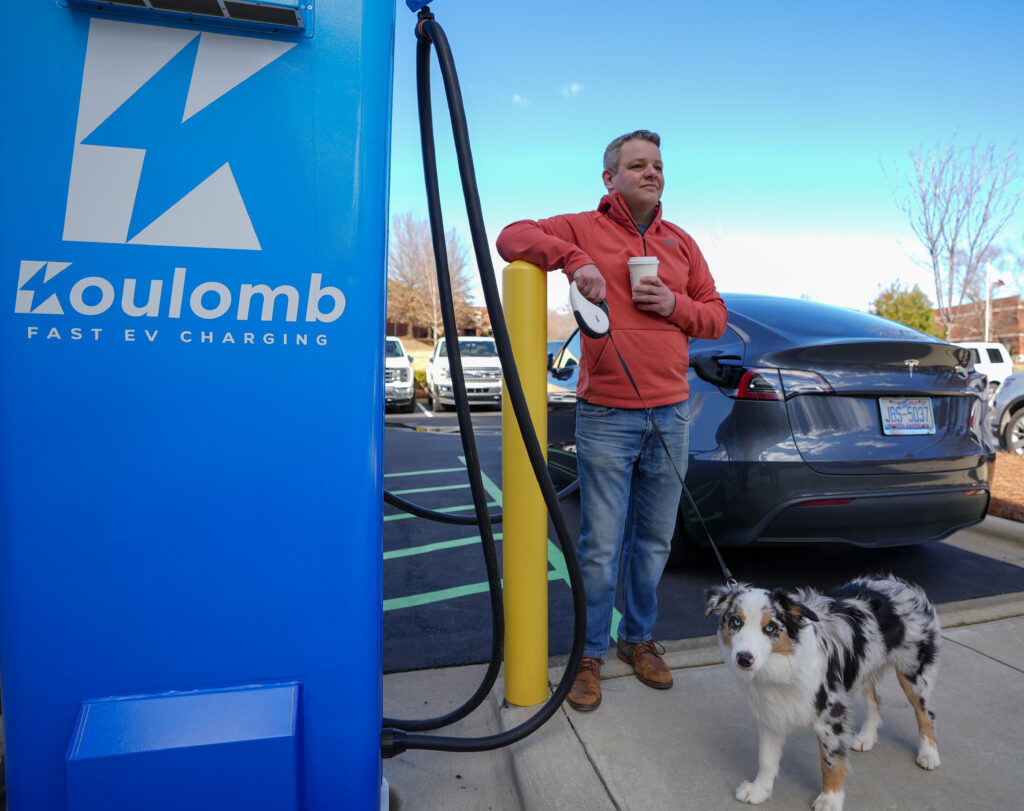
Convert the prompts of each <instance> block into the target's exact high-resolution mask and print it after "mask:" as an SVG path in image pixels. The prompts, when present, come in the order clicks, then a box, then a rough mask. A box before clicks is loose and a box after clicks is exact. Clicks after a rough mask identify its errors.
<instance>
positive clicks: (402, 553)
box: [384, 532, 501, 560]
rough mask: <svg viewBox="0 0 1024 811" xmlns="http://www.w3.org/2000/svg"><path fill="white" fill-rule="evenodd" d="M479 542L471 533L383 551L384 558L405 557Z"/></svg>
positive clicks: (498, 535) (497, 536)
mask: <svg viewBox="0 0 1024 811" xmlns="http://www.w3.org/2000/svg"><path fill="white" fill-rule="evenodd" d="M494 537H495V538H500V537H501V533H500V532H496V533H495V534H494ZM479 542H480V536H479V535H473V536H472V537H469V538H456V539H455V540H452V541H438V542H437V543H428V544H424V545H423V546H413V547H410V548H409V549H396V550H394V551H393V552H385V553H384V560H391V559H392V558H406V557H409V556H411V555H426V554H428V553H429V552H440V551H442V550H444V549H456V548H458V547H460V546H469V545H470V544H475V543H479Z"/></svg>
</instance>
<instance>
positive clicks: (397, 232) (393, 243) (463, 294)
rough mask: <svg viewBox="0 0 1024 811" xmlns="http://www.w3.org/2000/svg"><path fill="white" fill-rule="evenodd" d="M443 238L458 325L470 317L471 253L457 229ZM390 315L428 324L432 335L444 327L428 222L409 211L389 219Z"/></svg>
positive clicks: (469, 323) (393, 319)
mask: <svg viewBox="0 0 1024 811" xmlns="http://www.w3.org/2000/svg"><path fill="white" fill-rule="evenodd" d="M445 242H446V245H445V250H446V253H447V256H448V273H449V277H450V278H451V285H452V299H453V301H454V303H455V321H456V324H457V325H458V326H459V328H460V329H461V328H463V327H466V326H470V325H471V324H472V323H473V312H472V291H471V286H472V277H471V275H470V267H469V254H468V252H467V250H466V248H465V246H464V245H463V244H462V242H461V240H460V239H459V236H458V234H457V233H456V231H455V229H452V230H450V231H448V233H447V234H445ZM388 319H389V320H390V321H395V322H404V323H406V324H409V325H410V326H422V327H426V328H427V329H429V330H430V334H431V337H433V338H437V337H438V335H439V334H440V333H441V332H442V321H441V306H440V302H439V300H438V293H437V270H436V265H435V263H434V248H433V244H432V242H431V237H430V223H429V222H428V221H427V220H425V219H420V218H419V217H417V216H416V215H415V214H413V212H411V211H407V212H405V213H404V214H396V215H395V216H394V217H393V218H392V220H391V239H390V242H389V245H388Z"/></svg>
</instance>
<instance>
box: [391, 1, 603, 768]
mask: <svg viewBox="0 0 1024 811" xmlns="http://www.w3.org/2000/svg"><path fill="white" fill-rule="evenodd" d="M418 19H419V21H418V23H417V26H416V37H417V50H416V57H417V58H416V67H417V71H416V72H417V95H418V99H419V109H420V136H421V140H422V144H423V158H424V174H425V176H426V185H427V204H428V209H429V213H430V222H431V234H432V236H433V241H434V258H435V263H436V265H437V273H438V282H439V286H440V287H441V291H442V295H441V298H442V305H444V304H445V298H446V297H447V298H448V299H449V302H448V306H447V309H451V313H450V317H451V322H450V323H449V322H448V320H447V315H446V313H445V309H446V308H445V307H444V306H443V307H442V316H443V317H445V319H446V320H445V332H446V334H448V335H455V334H456V330H455V323H454V307H452V306H451V304H450V281H449V280H448V264H447V257H446V256H445V254H444V248H443V246H444V244H445V240H444V226H443V223H442V217H441V204H440V193H439V191H438V186H437V163H436V157H435V151H434V138H433V125H432V118H431V113H430V46H431V43H433V44H434V46H435V49H436V52H437V58H438V64H439V67H440V70H441V76H442V79H443V81H444V86H445V93H446V96H447V99H448V109H449V113H450V116H451V121H452V132H453V135H454V139H455V147H456V154H457V156H458V163H459V174H460V177H461V180H462V190H463V195H464V196H465V198H466V210H467V215H468V218H469V225H470V232H471V234H472V239H473V246H474V250H475V253H476V259H477V268H478V270H479V272H480V281H481V286H482V288H483V293H484V300H485V303H486V305H487V310H488V313H489V314H490V318H491V325H492V329H493V331H494V338H495V345H496V346H497V349H498V356H499V358H500V360H501V367H502V374H503V375H504V377H505V387H506V391H507V393H508V397H509V400H510V402H511V404H512V409H513V412H514V413H515V417H516V421H517V423H518V426H519V430H520V433H521V434H522V437H523V442H524V444H525V446H526V452H527V456H528V457H529V459H530V463H531V466H532V467H533V471H534V475H535V476H536V478H537V483H538V485H539V487H540V490H541V493H542V495H543V497H544V502H545V504H546V505H547V508H548V513H549V515H550V516H551V521H552V523H553V524H554V527H555V534H556V536H557V537H558V541H559V544H560V546H561V548H562V553H563V555H564V556H565V563H566V570H567V573H568V575H569V586H570V588H571V590H572V598H573V644H572V650H571V652H570V654H569V660H568V663H567V664H566V668H565V672H564V673H563V675H562V678H561V680H560V681H559V683H558V685H557V686H556V687H555V689H554V691H553V693H552V694H551V696H550V697H549V698H548V700H547V701H546V702H545V703H544V704H543V705H541V707H540V709H539V710H538V711H537V712H536V713H534V715H533V716H531V717H530V718H529V719H528V720H527V721H525V722H524V723H522V724H520V725H519V726H517V727H515V728H514V729H510V730H507V731H506V732H503V733H500V734H496V735H490V736H485V737H482V738H457V737H447V736H436V735H420V734H409V732H408V731H407V730H406V729H399V728H394V725H393V724H390V723H389V719H385V721H384V723H385V727H384V728H383V729H382V731H381V754H382V756H383V757H394V756H395V755H398V754H401V753H402V752H404V751H405V750H406V749H431V750H443V751H450V752H482V751H487V750H489V749H497V748H499V747H502V746H508V745H510V744H513V743H515V742H517V741H519V740H522V739H523V738H525V737H526V736H527V735H530V734H531V733H533V732H535V731H536V730H537V729H539V728H540V727H541V726H542V725H543V724H544V723H545V722H547V721H548V719H550V718H551V716H552V715H554V714H555V712H556V711H557V710H558V708H559V706H561V704H562V702H563V701H564V700H565V697H566V696H567V695H568V694H569V690H570V689H572V683H573V681H574V679H575V676H576V671H577V670H578V669H579V665H580V662H581V661H582V659H583V647H584V640H585V634H586V601H585V597H584V590H583V580H582V576H581V574H580V569H579V562H578V560H577V559H576V548H575V543H574V542H573V539H572V538H571V537H570V535H569V530H568V526H567V525H566V522H565V516H564V515H563V514H562V510H561V505H560V504H559V502H558V496H559V494H558V493H557V492H556V490H555V487H554V485H553V484H552V482H551V477H550V475H549V474H548V470H547V464H546V461H545V459H544V452H543V450H542V448H541V447H540V442H539V440H538V438H537V432H536V430H535V429H534V426H533V422H532V420H531V419H530V412H529V406H528V405H527V403H526V398H525V396H524V395H523V389H522V384H521V382H520V380H519V372H518V369H517V368H516V364H515V357H514V356H513V353H512V344H511V341H510V339H509V335H508V328H507V326H506V324H505V316H504V311H503V310H502V307H501V299H500V296H499V293H498V288H497V283H496V282H495V277H494V267H493V265H492V263H491V258H490V250H489V247H488V243H487V235H486V231H485V228H484V224H483V215H482V213H481V209H480V198H479V193H478V191H477V185H476V177H475V172H474V169H473V158H472V152H471V150H470V146H469V132H468V128H467V126H466V115H465V110H464V108H463V105H462V94H461V92H460V90H459V82H458V76H457V74H456V71H455V63H454V60H453V59H452V54H451V49H450V47H449V45H448V40H447V37H446V36H445V34H444V30H443V29H442V28H441V26H440V25H439V24H438V23H437V22H436V21H435V20H434V16H433V14H431V13H430V10H429V8H424V9H422V10H421V11H420V13H419V15H418ZM450 343H451V346H452V348H454V349H455V353H454V357H452V359H451V363H450V367H451V370H452V383H453V388H454V390H455V392H456V408H457V409H459V404H460V400H462V401H463V402H462V406H463V408H462V409H459V411H460V413H459V425H460V428H462V429H463V432H464V433H470V434H471V431H472V423H471V420H470V419H469V409H468V404H467V402H466V394H465V381H464V379H463V376H462V374H461V368H458V371H456V367H458V365H459V361H460V357H459V355H458V350H457V345H458V342H457V341H452V342H450ZM449 352H450V354H451V349H449ZM463 411H464V412H465V414H463V413H462V412H463ZM464 416H465V422H464V421H463V417H464ZM543 416H545V417H546V414H545V415H543ZM467 427H468V428H469V431H468V432H467V431H466V428H467ZM469 444H471V445H472V444H473V443H472V442H470V443H469ZM466 466H467V469H468V468H471V466H475V468H476V471H475V475H474V473H473V471H471V476H470V478H471V480H472V479H473V478H479V459H478V458H477V457H476V454H475V446H474V453H473V454H472V457H471V456H470V454H469V453H467V457H466ZM474 504H475V505H476V500H475V499H474ZM484 504H486V502H484ZM476 506H477V514H478V521H479V523H480V527H481V541H482V543H483V545H484V546H485V547H487V546H488V545H489V546H490V547H491V549H492V550H493V547H494V538H493V535H492V534H491V533H490V531H489V528H490V521H489V516H487V515H481V514H480V512H481V511H480V509H479V505H476ZM485 524H486V525H487V531H485V530H484V525H485ZM485 557H490V552H487V551H485ZM497 593H498V594H499V595H500V586H499V590H498V592H497ZM493 595H494V590H493V587H492V598H493ZM498 600H499V602H500V596H499V597H498ZM502 636H503V632H502ZM496 638H498V639H500V637H497V636H496ZM500 658H501V657H500V650H499V653H498V657H497V659H498V663H499V664H500ZM493 664H494V662H493V660H492V665H493ZM493 683H494V682H493V680H491V681H490V684H488V685H487V687H486V690H485V691H484V692H485V693H486V692H487V691H489V690H490V689H491V687H493ZM485 684H486V679H485ZM483 687H484V685H483V684H482V685H481V689H483ZM479 692H480V690H478V693H479ZM477 705H479V702H477ZM450 715H451V714H450ZM446 717H447V716H446ZM406 725H407V724H406Z"/></svg>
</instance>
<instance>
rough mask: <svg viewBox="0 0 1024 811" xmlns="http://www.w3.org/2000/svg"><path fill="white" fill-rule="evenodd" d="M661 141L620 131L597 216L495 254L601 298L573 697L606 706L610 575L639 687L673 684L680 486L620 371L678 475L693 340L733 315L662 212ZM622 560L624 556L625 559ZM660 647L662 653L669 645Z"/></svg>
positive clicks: (586, 374)
mask: <svg viewBox="0 0 1024 811" xmlns="http://www.w3.org/2000/svg"><path fill="white" fill-rule="evenodd" d="M660 146H661V139H660V138H659V137H658V136H657V135H656V134H655V133H653V132H650V131H648V130H637V131H636V132H631V133H629V134H627V135H623V136H621V137H619V138H616V139H615V140H614V141H612V142H611V144H609V145H608V148H607V149H606V150H605V155H604V171H603V173H602V175H601V177H602V179H603V180H604V185H605V187H606V188H607V190H608V194H607V195H605V196H604V197H603V198H602V200H601V202H600V204H599V205H598V208H597V210H596V211H588V212H584V213H581V214H566V215H562V216H557V217H552V218H551V219H547V220H540V221H536V222H535V221H531V220H524V221H521V222H516V223H513V224H511V225H509V226H508V227H507V228H505V229H504V230H503V231H502V232H501V235H500V236H499V237H498V241H497V248H498V253H500V254H501V256H502V257H503V258H504V259H505V260H507V261H512V260H515V259H525V260H526V261H528V262H532V263H534V264H536V265H539V266H540V267H542V268H544V269H545V270H554V269H556V268H562V269H563V270H564V272H565V274H566V275H567V276H568V277H569V280H570V281H574V282H576V285H577V287H578V288H579V291H580V293H582V294H583V295H584V296H585V297H586V298H587V299H588V300H590V301H592V302H594V303H600V302H601V301H605V300H606V301H607V302H608V308H609V320H610V322H611V334H612V337H613V338H614V341H615V346H614V347H613V346H612V345H611V344H610V340H609V338H608V337H607V336H605V337H603V338H599V339H591V338H587V337H583V338H582V352H581V359H580V374H579V382H578V384H577V388H576V394H577V404H576V453H577V459H578V465H579V477H580V538H579V549H578V553H579V558H580V567H581V569H582V574H583V583H584V586H585V588H586V594H587V637H586V645H585V647H584V652H583V661H582V663H581V665H580V669H579V672H578V673H577V674H576V680H575V682H574V684H573V687H572V691H571V692H570V693H569V698H568V700H569V704H570V705H571V706H573V707H574V708H575V709H577V710H593V709H596V708H597V706H598V705H599V704H600V703H601V681H600V675H601V664H602V663H603V657H604V655H605V654H606V653H607V651H608V643H609V637H610V634H611V620H612V608H613V603H614V600H615V587H616V581H617V578H618V577H619V576H620V573H621V578H622V593H623V607H622V622H621V623H620V625H619V628H618V630H617V643H616V653H617V655H618V657H619V658H620V659H621V660H622V661H624V662H627V663H629V664H631V665H632V666H633V668H634V672H635V673H636V676H637V678H638V679H640V681H642V682H643V683H644V684H646V685H648V686H650V687H655V688H658V689H667V688H669V687H671V686H672V674H671V672H670V671H669V669H668V667H667V665H666V664H665V662H664V660H663V659H662V658H661V656H660V655H659V648H660V646H658V645H657V643H656V642H655V641H654V639H653V638H652V637H653V629H654V622H655V620H656V618H657V611H658V599H657V587H658V582H659V581H660V579H661V574H662V572H663V571H664V568H665V563H666V561H667V560H668V554H669V550H670V546H671V540H672V532H673V530H674V528H675V520H676V512H677V510H678V507H679V499H680V496H681V495H682V485H681V483H680V482H679V479H678V478H677V477H676V474H675V472H674V471H673V468H672V463H671V461H670V460H669V458H668V457H667V456H666V454H665V451H664V449H663V448H662V446H661V443H660V441H659V439H658V437H657V435H656V434H655V433H654V431H653V429H652V427H651V425H650V420H649V419H648V416H647V413H646V412H645V411H644V409H643V406H642V404H641V403H640V402H639V400H638V398H637V395H636V392H635V391H634V390H633V386H632V384H631V383H630V382H629V379H628V377H627V375H626V372H625V371H624V369H623V367H622V364H621V362H620V361H619V358H618V355H617V353H616V351H615V349H616V347H617V348H618V350H619V352H621V353H622V357H623V359H624V360H625V362H626V365H627V366H628V367H629V371H630V373H631V374H632V376H633V379H634V380H635V382H636V385H637V388H638V389H639V391H640V395H641V396H642V397H643V400H644V402H645V403H646V404H647V406H648V407H649V408H650V416H651V418H653V419H654V421H655V422H656V424H657V426H658V428H659V429H660V431H661V433H662V435H663V436H664V439H665V441H666V443H667V444H668V446H669V448H670V449H671V453H672V458H673V459H674V460H675V463H676V465H677V466H678V468H679V472H680V475H683V474H684V473H685V470H686V462H687V445H688V420H689V402H688V397H689V386H688V385H687V382H686V370H687V368H688V367H689V355H688V349H687V348H688V340H689V337H697V338H717V337H719V336H720V335H721V334H722V333H723V332H724V330H725V325H726V322H727V320H728V314H727V312H726V309H725V304H724V303H723V302H722V299H721V297H720V296H719V295H718V291H717V290H716V289H715V283H714V280H713V279H712V278H711V273H710V272H709V270H708V266H707V262H706V261H705V260H704V257H703V255H702V254H701V252H700V249H699V248H698V247H697V244H696V243H695V242H694V241H693V239H692V238H691V237H690V235H689V234H687V233H686V232H685V231H683V230H682V229H681V228H679V227H677V226H675V225H673V224H672V223H669V222H667V221H666V220H664V219H663V218H662V210H661V193H662V190H663V189H664V185H665V180H664V175H663V173H662V161H661V150H660ZM631 256H656V257H658V262H659V263H658V275H657V276H656V277H655V276H647V277H644V278H642V279H640V281H639V283H638V284H637V285H636V286H635V287H632V286H631V285H630V277H629V269H628V265H627V262H628V259H629V257H631ZM620 561H621V565H620ZM663 651H664V648H660V652H663Z"/></svg>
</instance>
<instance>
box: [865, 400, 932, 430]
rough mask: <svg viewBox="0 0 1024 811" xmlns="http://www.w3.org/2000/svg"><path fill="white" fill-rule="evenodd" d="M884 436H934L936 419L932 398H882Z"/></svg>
mask: <svg viewBox="0 0 1024 811" xmlns="http://www.w3.org/2000/svg"><path fill="white" fill-rule="evenodd" d="M878 408H879V410H880V411H881V412H882V433H884V434H889V435H893V434H934V433H935V417H934V415H933V414H932V401H931V398H930V397H881V398H879V400H878Z"/></svg>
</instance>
